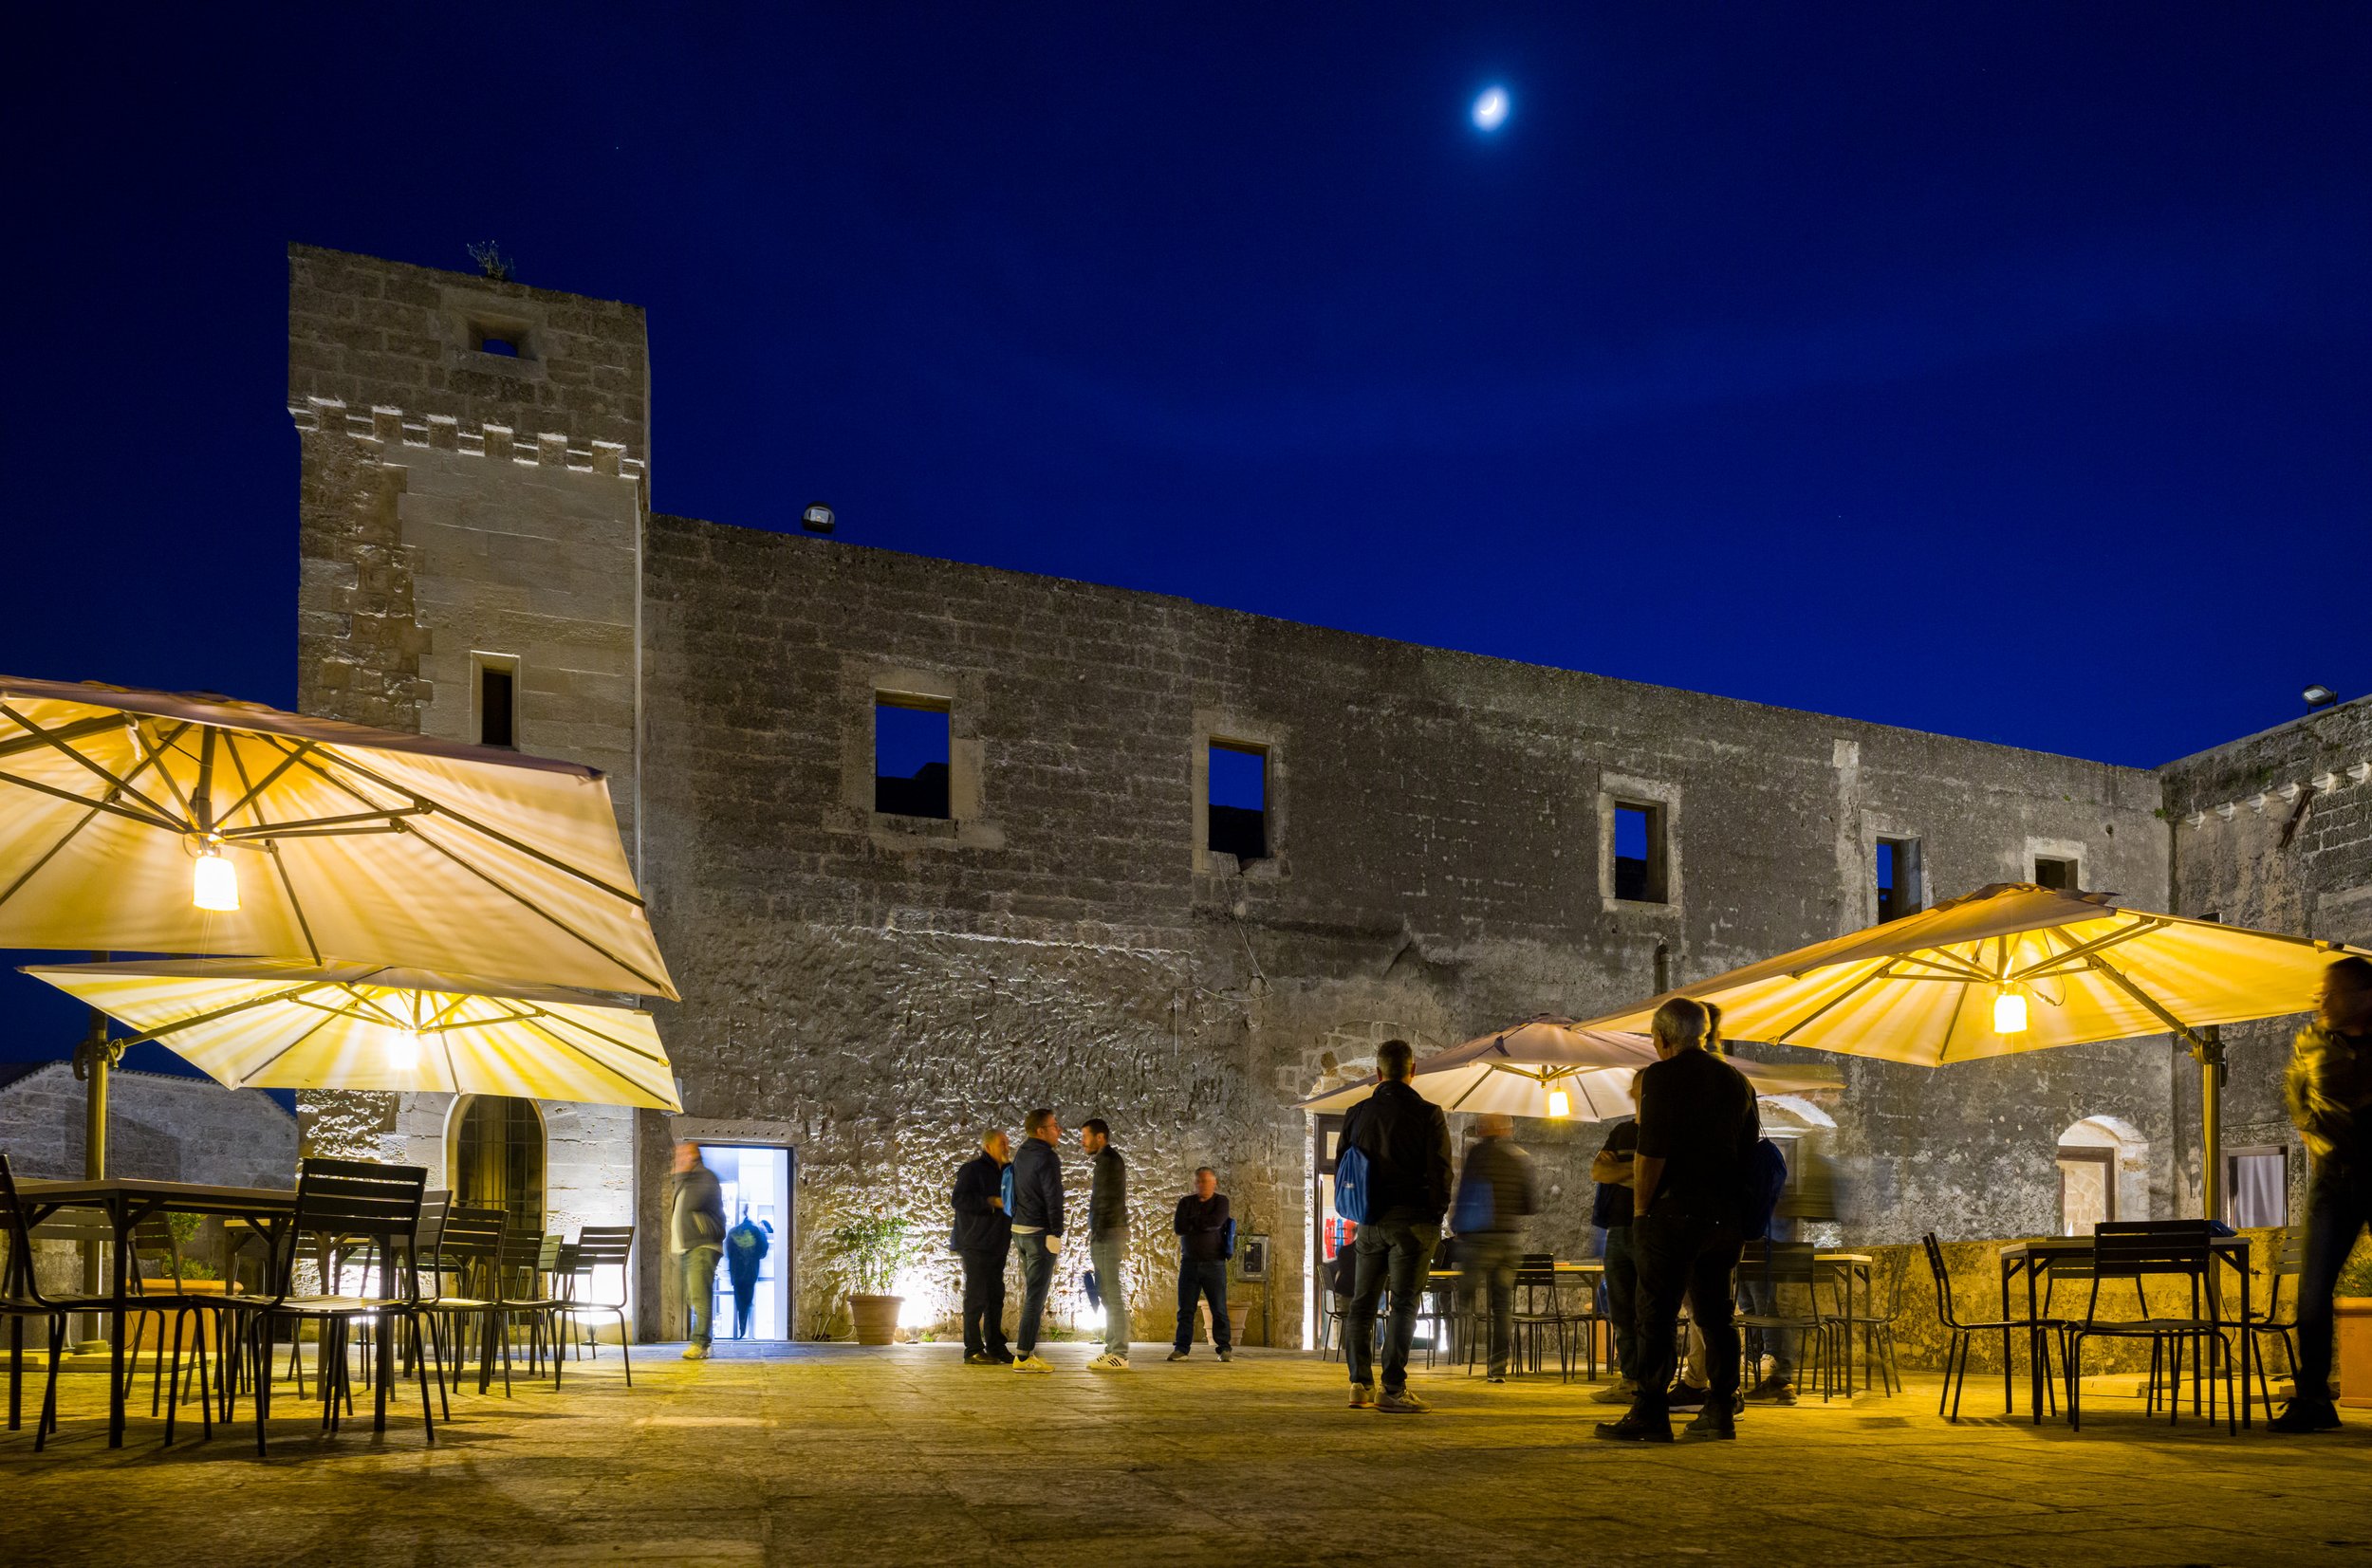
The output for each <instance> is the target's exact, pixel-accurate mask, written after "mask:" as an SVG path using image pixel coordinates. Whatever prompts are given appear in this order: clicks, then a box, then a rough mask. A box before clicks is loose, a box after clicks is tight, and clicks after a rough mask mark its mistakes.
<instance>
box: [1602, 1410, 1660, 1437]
mask: <svg viewBox="0 0 2372 1568" xmlns="http://www.w3.org/2000/svg"><path fill="white" fill-rule="evenodd" d="M1598 1436H1599V1437H1600V1439H1602V1440H1603V1441H1604V1442H1608V1443H1669V1442H1671V1441H1672V1423H1671V1422H1669V1421H1650V1420H1648V1419H1646V1418H1644V1417H1642V1416H1641V1415H1640V1413H1639V1412H1638V1411H1632V1412H1631V1413H1630V1414H1628V1415H1626V1416H1624V1417H1623V1418H1622V1419H1621V1420H1620V1421H1601V1422H1599V1423H1598Z"/></svg>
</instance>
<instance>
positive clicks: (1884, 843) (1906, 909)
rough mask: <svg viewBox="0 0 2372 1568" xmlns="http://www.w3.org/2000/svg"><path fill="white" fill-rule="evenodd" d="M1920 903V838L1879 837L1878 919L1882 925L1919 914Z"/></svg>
mask: <svg viewBox="0 0 2372 1568" xmlns="http://www.w3.org/2000/svg"><path fill="white" fill-rule="evenodd" d="M1920 908H1921V905H1920V902H1919V841H1918V839H1879V840H1878V919H1879V923H1880V924H1881V925H1883V924H1884V923H1885V922H1886V921H1889V920H1899V919H1901V918H1902V917H1903V916H1904V915H1906V914H1917V913H1918V912H1919V910H1920Z"/></svg>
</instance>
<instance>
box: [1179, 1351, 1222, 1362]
mask: <svg viewBox="0 0 2372 1568" xmlns="http://www.w3.org/2000/svg"><path fill="white" fill-rule="evenodd" d="M1168 1359H1170V1360H1172V1361H1183V1360H1185V1359H1186V1353H1185V1352H1184V1351H1182V1350H1174V1351H1172V1352H1170V1354H1169V1356H1168ZM1219 1359H1221V1360H1222V1361H1224V1360H1226V1359H1227V1357H1226V1356H1221V1357H1219Z"/></svg>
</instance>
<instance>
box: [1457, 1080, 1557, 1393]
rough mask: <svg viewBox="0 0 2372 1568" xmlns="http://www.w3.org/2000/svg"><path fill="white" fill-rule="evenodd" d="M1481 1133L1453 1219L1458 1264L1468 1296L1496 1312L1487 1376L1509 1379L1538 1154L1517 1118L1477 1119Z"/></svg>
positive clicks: (1463, 1174) (1468, 1160)
mask: <svg viewBox="0 0 2372 1568" xmlns="http://www.w3.org/2000/svg"><path fill="white" fill-rule="evenodd" d="M1474 1131H1475V1133H1476V1134H1478V1135H1477V1137H1476V1139H1475V1142H1474V1147H1473V1148H1472V1149H1469V1150H1468V1151H1467V1152H1466V1168H1465V1169H1464V1170H1463V1171H1459V1172H1458V1178H1457V1202H1456V1205H1455V1208H1454V1211H1453V1213H1454V1217H1453V1219H1452V1221H1451V1225H1452V1227H1453V1228H1455V1230H1456V1232H1457V1261H1458V1267H1459V1268H1460V1269H1461V1270H1462V1271H1464V1273H1465V1276H1466V1278H1465V1280H1464V1281H1463V1282H1462V1283H1463V1285H1464V1287H1465V1289H1466V1292H1467V1294H1468V1295H1469V1296H1470V1297H1472V1296H1474V1295H1476V1294H1479V1295H1480V1296H1481V1297H1482V1299H1483V1302H1484V1304H1485V1305H1486V1307H1488V1309H1489V1310H1490V1313H1491V1344H1490V1350H1491V1367H1490V1375H1489V1376H1488V1377H1487V1378H1486V1379H1485V1381H1487V1382H1492V1383H1504V1382H1506V1381H1507V1380H1508V1341H1509V1340H1510V1338H1511V1337H1513V1335H1514V1328H1515V1271H1516V1265H1518V1264H1521V1263H1522V1262H1523V1261H1524V1222H1525V1221H1526V1220H1528V1219H1529V1218H1531V1216H1532V1214H1533V1212H1534V1210H1536V1209H1537V1208H1539V1204H1538V1202H1537V1201H1536V1199H1535V1198H1534V1195H1533V1186H1532V1157H1531V1156H1530V1155H1529V1154H1527V1153H1524V1151H1523V1150H1521V1149H1518V1148H1517V1147H1516V1146H1515V1141H1514V1136H1513V1134H1514V1132H1515V1118H1514V1117H1512V1116H1499V1115H1496V1114H1495V1113H1494V1114H1491V1115H1486V1116H1477V1117H1476V1118H1475V1120H1474Z"/></svg>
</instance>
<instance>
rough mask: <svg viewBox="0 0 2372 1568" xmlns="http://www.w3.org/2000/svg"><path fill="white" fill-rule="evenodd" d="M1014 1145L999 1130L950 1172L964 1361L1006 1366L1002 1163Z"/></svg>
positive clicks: (1007, 1244) (1007, 1225)
mask: <svg viewBox="0 0 2372 1568" xmlns="http://www.w3.org/2000/svg"><path fill="white" fill-rule="evenodd" d="M1012 1161H1013V1144H1012V1140H1011V1139H1010V1138H1008V1137H1007V1136H1006V1135H1005V1134H1004V1133H1003V1132H1002V1131H998V1132H994V1133H991V1134H987V1135H986V1136H984V1137H983V1138H981V1140H980V1153H977V1154H974V1155H973V1157H972V1158H970V1159H968V1160H966V1161H965V1162H964V1163H963V1167H962V1169H960V1170H958V1171H956V1172H955V1230H954V1236H953V1237H952V1238H951V1240H952V1242H953V1243H954V1248H955V1255H956V1256H957V1257H958V1258H960V1259H962V1260H963V1265H964V1364H965V1365H966V1366H970V1367H1002V1366H1010V1365H1011V1364H1012V1360H1013V1353H1012V1352H1011V1351H1010V1350H1008V1349H1006V1347H1005V1261H1006V1259H1007V1258H1009V1257H1010V1256H1011V1255H1012V1250H1013V1221H1012V1217H1011V1216H1010V1215H1009V1214H1007V1213H1006V1212H1005V1168H1006V1167H1007V1166H1009V1165H1010V1164H1011V1163H1012Z"/></svg>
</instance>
